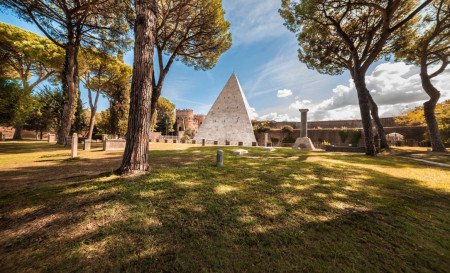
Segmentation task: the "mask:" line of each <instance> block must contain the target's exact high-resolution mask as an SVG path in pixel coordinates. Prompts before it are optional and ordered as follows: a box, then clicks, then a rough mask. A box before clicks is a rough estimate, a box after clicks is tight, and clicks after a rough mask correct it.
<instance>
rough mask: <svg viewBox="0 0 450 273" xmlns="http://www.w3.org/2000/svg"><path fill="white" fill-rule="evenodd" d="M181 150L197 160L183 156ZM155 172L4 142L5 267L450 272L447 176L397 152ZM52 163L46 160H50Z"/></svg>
mask: <svg viewBox="0 0 450 273" xmlns="http://www.w3.org/2000/svg"><path fill="white" fill-rule="evenodd" d="M180 146H181V147H182V148H183V149H184V148H187V149H186V150H176V149H177V148H180ZM150 149H151V152H150V162H151V170H150V172H149V173H148V174H145V175H141V176H136V177H132V178H122V177H118V176H115V175H112V174H111V170H114V169H115V168H117V167H118V165H119V164H120V160H121V152H120V151H119V152H117V151H114V152H103V151H101V148H100V146H98V147H95V148H94V149H93V150H92V151H90V152H88V151H81V150H80V153H79V159H78V160H75V161H70V160H67V157H68V156H69V153H68V149H63V148H61V147H59V146H56V145H51V144H47V143H44V142H18V143H8V142H7V143H0V189H1V191H0V268H2V271H4V272H15V271H43V272H48V271H60V272H71V271H83V272H120V271H125V272H162V271H163V272H249V271H250V272H251V271H257V272H277V271H278V272H279V271H281V272H286V271H289V272H302V271H303V272H314V271H321V272H386V271H404V272H411V271H419V272H420V271H422V272H426V271H441V272H444V271H446V270H447V269H448V268H449V267H450V264H449V261H448V257H449V256H450V240H449V237H448V234H450V221H449V219H450V196H449V191H450V185H449V184H450V183H449V180H450V171H449V169H447V168H444V167H437V166H432V165H428V164H422V163H420V162H416V161H412V160H409V159H404V158H399V157H396V154H392V153H389V154H383V155H380V156H379V157H377V158H370V157H365V156H363V155H355V154H343V153H339V154H333V153H326V152H303V151H298V150H290V149H277V151H275V152H264V151H262V149H261V148H249V154H248V155H243V156H235V155H232V151H233V150H234V149H237V147H221V148H220V149H222V150H224V152H225V160H224V167H222V168H217V167H215V155H216V150H217V148H215V147H206V148H203V147H199V146H183V144H154V145H153V144H152V145H151V148H150ZM43 159H45V160H46V161H42V160H43Z"/></svg>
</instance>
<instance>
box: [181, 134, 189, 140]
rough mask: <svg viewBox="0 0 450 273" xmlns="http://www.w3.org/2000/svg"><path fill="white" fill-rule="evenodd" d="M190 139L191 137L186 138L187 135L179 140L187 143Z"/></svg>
mask: <svg viewBox="0 0 450 273" xmlns="http://www.w3.org/2000/svg"><path fill="white" fill-rule="evenodd" d="M190 139H191V137H190V136H188V135H184V136H183V137H182V138H181V140H185V141H188V140H190Z"/></svg>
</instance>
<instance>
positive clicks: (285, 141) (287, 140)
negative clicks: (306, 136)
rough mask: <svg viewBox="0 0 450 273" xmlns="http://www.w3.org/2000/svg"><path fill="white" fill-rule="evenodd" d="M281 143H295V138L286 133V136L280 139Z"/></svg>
mask: <svg viewBox="0 0 450 273" xmlns="http://www.w3.org/2000/svg"><path fill="white" fill-rule="evenodd" d="M281 142H282V143H295V139H294V138H293V137H292V136H290V135H288V136H287V137H285V138H283V140H282V141H281Z"/></svg>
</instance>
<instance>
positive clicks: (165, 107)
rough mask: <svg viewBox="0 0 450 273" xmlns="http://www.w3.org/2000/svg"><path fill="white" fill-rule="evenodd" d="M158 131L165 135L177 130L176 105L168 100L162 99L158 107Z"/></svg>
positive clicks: (159, 100)
mask: <svg viewBox="0 0 450 273" xmlns="http://www.w3.org/2000/svg"><path fill="white" fill-rule="evenodd" d="M156 114H157V115H156V131H157V132H162V133H163V134H166V135H167V134H168V133H172V132H174V131H175V130H174V129H173V128H174V124H175V121H176V120H175V104H173V103H171V102H170V101H169V100H168V99H166V98H163V97H160V98H159V99H158V106H157V107H156Z"/></svg>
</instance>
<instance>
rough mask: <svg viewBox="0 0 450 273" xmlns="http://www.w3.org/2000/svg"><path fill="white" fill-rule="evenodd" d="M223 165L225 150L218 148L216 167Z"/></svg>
mask: <svg viewBox="0 0 450 273" xmlns="http://www.w3.org/2000/svg"><path fill="white" fill-rule="evenodd" d="M222 166H223V151H222V150H217V164H216V167H222Z"/></svg>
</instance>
